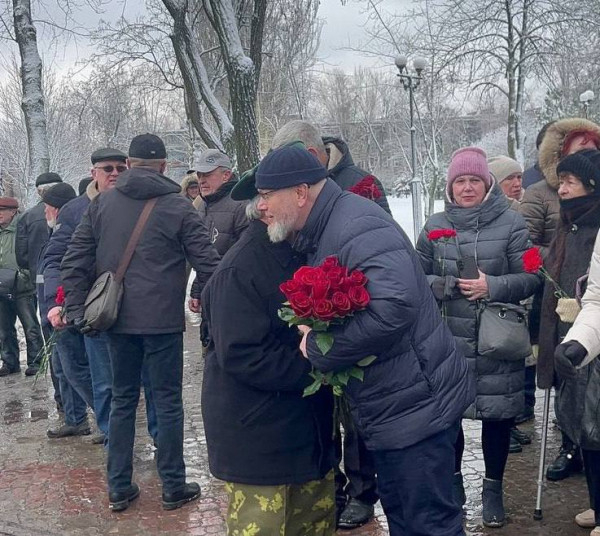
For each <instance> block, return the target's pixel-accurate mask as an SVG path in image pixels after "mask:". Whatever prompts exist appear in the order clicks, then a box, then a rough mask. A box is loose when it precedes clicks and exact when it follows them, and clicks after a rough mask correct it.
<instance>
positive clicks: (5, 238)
mask: <svg viewBox="0 0 600 536" xmlns="http://www.w3.org/2000/svg"><path fill="white" fill-rule="evenodd" d="M20 217H21V215H20V214H17V215H16V216H15V217H14V218H13V219H12V221H11V222H10V224H9V225H8V227H5V228H2V227H0V268H9V269H12V270H17V272H18V275H17V292H16V293H17V295H23V294H33V292H34V290H35V289H34V286H33V283H32V281H31V278H30V276H29V271H27V270H20V269H19V267H18V265H17V257H16V254H15V238H16V235H17V223H18V221H19V219H20Z"/></svg>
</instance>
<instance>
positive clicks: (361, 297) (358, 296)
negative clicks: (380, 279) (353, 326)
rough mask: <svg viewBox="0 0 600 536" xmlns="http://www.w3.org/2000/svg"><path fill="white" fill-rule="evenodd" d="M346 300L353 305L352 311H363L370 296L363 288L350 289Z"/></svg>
mask: <svg viewBox="0 0 600 536" xmlns="http://www.w3.org/2000/svg"><path fill="white" fill-rule="evenodd" d="M348 298H349V299H350V302H351V303H352V305H353V308H354V310H360V309H364V308H365V307H366V306H367V305H368V304H369V302H370V301H371V296H369V293H368V292H367V291H366V289H365V287H352V288H351V289H350V290H349V291H348Z"/></svg>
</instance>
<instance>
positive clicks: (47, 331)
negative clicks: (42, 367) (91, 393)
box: [42, 322, 63, 413]
mask: <svg viewBox="0 0 600 536" xmlns="http://www.w3.org/2000/svg"><path fill="white" fill-rule="evenodd" d="M42 336H43V337H44V344H49V341H50V340H51V337H52V327H51V326H49V325H48V324H47V323H45V322H42ZM49 368H50V378H51V379H52V386H53V387H54V401H55V402H56V409H57V410H58V411H59V413H60V412H61V411H63V403H62V399H61V398H60V383H59V381H58V376H57V375H56V372H55V371H54V359H50V367H49Z"/></svg>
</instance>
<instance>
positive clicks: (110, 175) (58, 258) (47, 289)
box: [43, 147, 150, 443]
mask: <svg viewBox="0 0 600 536" xmlns="http://www.w3.org/2000/svg"><path fill="white" fill-rule="evenodd" d="M126 159H127V156H126V155H125V153H123V152H122V151H119V150H118V149H113V148H110V147H107V148H103V149H98V150H96V151H94V152H93V153H92V156H91V160H92V169H91V177H92V182H91V183H90V184H89V185H88V186H87V188H86V191H85V194H84V195H81V196H79V197H77V198H75V199H73V200H71V201H69V202H68V203H66V204H65V205H64V206H63V207H62V208H61V210H60V213H59V214H58V217H57V220H56V227H55V229H54V232H53V234H52V238H51V239H50V242H49V244H48V247H47V249H46V253H45V256H44V272H43V276H44V299H45V302H46V304H45V305H46V310H47V311H48V314H47V318H48V320H49V321H50V323H51V325H52V327H53V328H54V329H60V330H63V333H61V336H60V337H59V338H58V339H57V349H58V356H59V359H60V361H61V365H62V369H63V372H64V374H65V376H66V377H67V379H68V381H69V383H70V384H71V385H72V386H73V388H74V389H75V391H76V392H77V393H78V394H79V396H80V397H81V398H82V399H83V400H85V402H86V403H87V404H88V405H89V406H90V407H91V408H92V409H93V410H94V414H95V416H96V423H97V425H98V428H99V430H100V435H98V436H96V437H94V439H93V442H94V443H104V442H105V441H107V438H108V420H109V415H110V404H111V396H112V394H111V393H112V391H111V382H112V378H111V376H112V374H111V368H110V358H109V355H108V344H107V340H106V337H84V336H83V335H82V334H81V333H79V331H78V330H77V329H76V328H75V327H73V326H72V325H71V326H68V325H67V323H66V321H65V319H64V318H63V316H62V315H61V313H62V307H61V306H59V305H57V304H56V294H57V289H58V287H60V286H61V285H62V282H61V277H60V264H61V262H62V260H63V257H64V255H65V253H66V252H67V248H68V247H69V243H70V242H71V238H72V236H73V233H74V231H75V229H76V227H77V226H78V225H79V223H80V221H81V218H82V217H83V214H84V212H85V211H86V210H87V208H88V206H89V205H90V203H91V201H92V200H93V199H95V198H96V197H98V195H99V194H101V193H103V192H107V191H108V190H110V189H111V188H113V187H114V186H115V183H116V180H117V177H118V176H119V175H120V174H121V173H122V172H123V171H125V170H126V169H127V166H126V164H125V161H126ZM149 425H150V422H149ZM85 430H89V426H88V424H87V421H86V422H85V423H82V424H81V426H80V427H79V428H78V429H75V430H74V429H73V428H72V427H69V426H67V425H66V424H65V425H63V426H60V427H58V428H57V429H50V430H48V436H49V437H51V438H56V437H65V436H68V435H83V432H84V431H85ZM88 433H89V432H88Z"/></svg>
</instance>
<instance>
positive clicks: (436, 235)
mask: <svg viewBox="0 0 600 536" xmlns="http://www.w3.org/2000/svg"><path fill="white" fill-rule="evenodd" d="M455 236H456V231H455V230H454V229H434V230H433V231H429V233H427V239H428V240H431V241H432V242H435V241H436V240H440V239H441V238H443V239H449V238H454V237H455Z"/></svg>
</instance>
